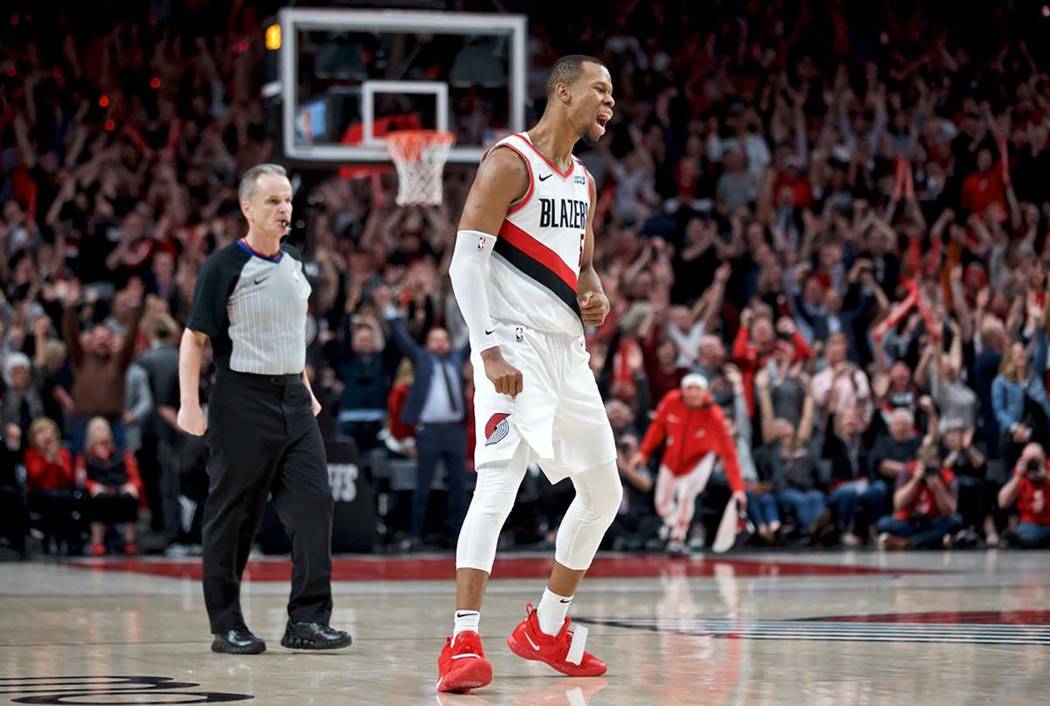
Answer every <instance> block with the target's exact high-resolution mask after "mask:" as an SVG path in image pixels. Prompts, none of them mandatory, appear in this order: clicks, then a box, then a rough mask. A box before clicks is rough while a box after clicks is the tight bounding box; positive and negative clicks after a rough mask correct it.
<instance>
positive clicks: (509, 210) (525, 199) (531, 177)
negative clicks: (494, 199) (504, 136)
mask: <svg viewBox="0 0 1050 706" xmlns="http://www.w3.org/2000/svg"><path fill="white" fill-rule="evenodd" d="M498 147H506V148H507V149H509V150H511V151H513V152H514V154H516V155H518V156H519V157H521V161H522V162H524V163H525V169H527V170H528V172H529V190H528V191H526V192H525V195H524V196H522V197H521V200H520V201H518V202H517V203H516V204H512V205H511V206H509V207H508V208H507V215H508V216H509V215H510V214H512V213H517V212H518V211H520V210H521V209H522V208H524V207H525V204H527V203H528V202H529V199H531V198H532V192H533V190H534V189H535V187H536V177H535V175H533V173H532V164H531V163H529V158H528V157H526V156H525V153H524V152H522V151H521V150H519V149H518V148H517V147H515V146H514V145H510V144H507V143H506V142H504V143H503V144H502V145H496V147H493V148H492V149H496V148H498Z"/></svg>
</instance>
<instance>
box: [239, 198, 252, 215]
mask: <svg viewBox="0 0 1050 706" xmlns="http://www.w3.org/2000/svg"><path fill="white" fill-rule="evenodd" d="M250 208H251V201H249V200H248V199H244V200H243V201H241V213H242V214H243V215H244V217H245V218H248V213H249V209H250Z"/></svg>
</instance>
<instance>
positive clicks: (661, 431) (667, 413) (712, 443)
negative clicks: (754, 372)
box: [641, 390, 744, 491]
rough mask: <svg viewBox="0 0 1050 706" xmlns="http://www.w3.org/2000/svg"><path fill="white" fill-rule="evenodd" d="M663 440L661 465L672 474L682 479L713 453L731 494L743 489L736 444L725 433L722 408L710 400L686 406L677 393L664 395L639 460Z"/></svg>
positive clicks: (727, 430)
mask: <svg viewBox="0 0 1050 706" xmlns="http://www.w3.org/2000/svg"><path fill="white" fill-rule="evenodd" d="M664 439H666V440H667V449H666V450H665V451H664V456H663V460H662V461H661V465H663V466H667V470H669V471H671V473H673V474H674V475H676V476H684V475H686V474H687V473H689V472H691V471H692V470H693V469H694V468H696V466H697V464H698V463H700V461H702V460H703V458H704V456H706V455H707V454H709V453H711V452H712V451H713V452H714V453H716V454H718V455H719V457H721V459H722V463H723V464H724V466H725V472H726V480H728V481H729V487H730V488H732V489H733V490H734V491H736V490H743V489H744V482H743V480H742V479H741V477H740V460H739V459H738V458H737V455H736V444H734V443H733V437H732V436H731V435H730V434H729V425H728V424H727V423H726V418H725V415H724V414H722V408H721V407H719V406H718V405H717V404H715V403H714V402H713V401H710V400H708V401H707V402H705V403H704V404H702V405H701V406H699V407H690V406H689V405H687V404H686V403H685V400H683V399H682V393H681V391H680V390H672V391H671V392H669V393H667V395H666V396H665V397H664V398H663V399H662V400H660V406H659V407H657V408H656V418H655V419H653V421H652V422H651V423H650V424H649V429H648V431H646V432H645V438H644V439H642V447H641V454H642V457H643V458H644V459H648V458H649V457H650V456H652V454H653V452H654V451H656V449H658V448H659V447H660V444H662V443H663V442H664Z"/></svg>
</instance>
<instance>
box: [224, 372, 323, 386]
mask: <svg viewBox="0 0 1050 706" xmlns="http://www.w3.org/2000/svg"><path fill="white" fill-rule="evenodd" d="M219 373H220V374H221V375H228V376H229V377H232V378H236V379H238V380H243V381H245V382H251V383H256V384H259V383H264V384H270V385H275V386H282V387H283V386H286V385H293V384H295V383H297V382H299V383H301V382H302V381H303V374H302V373H288V374H287V375H260V374H258V373H242V372H239V371H237V370H228V369H227V370H220V371H219Z"/></svg>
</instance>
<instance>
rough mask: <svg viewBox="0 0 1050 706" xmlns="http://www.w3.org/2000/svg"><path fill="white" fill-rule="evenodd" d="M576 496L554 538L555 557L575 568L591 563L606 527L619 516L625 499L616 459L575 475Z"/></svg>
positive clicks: (573, 477) (588, 565) (584, 567)
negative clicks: (618, 513) (618, 512)
mask: <svg viewBox="0 0 1050 706" xmlns="http://www.w3.org/2000/svg"><path fill="white" fill-rule="evenodd" d="M572 484H573V485H574V486H575V487H576V497H575V498H573V501H572V504H571V505H569V509H568V510H567V511H566V513H565V517H564V518H562V521H561V526H560V527H559V528H558V536H557V538H556V539H555V540H554V559H555V560H556V561H557V562H558V563H559V564H561V565H562V566H564V567H566V568H568V569H572V570H573V571H582V570H584V569H588V568H590V566H591V561H593V560H594V555H595V553H596V552H597V551H598V545H600V544H601V543H602V537H604V536H605V530H607V529H609V525H611V524H612V521H613V520H614V519H616V513H617V511H618V510H619V509H620V501H621V500H623V485H622V484H621V483H620V473H619V472H618V471H617V470H616V462H615V461H610V462H608V463H606V464H605V465H602V466H598V467H597V468H591V469H589V470H586V471H584V472H583V473H577V474H575V475H573V476H572Z"/></svg>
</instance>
